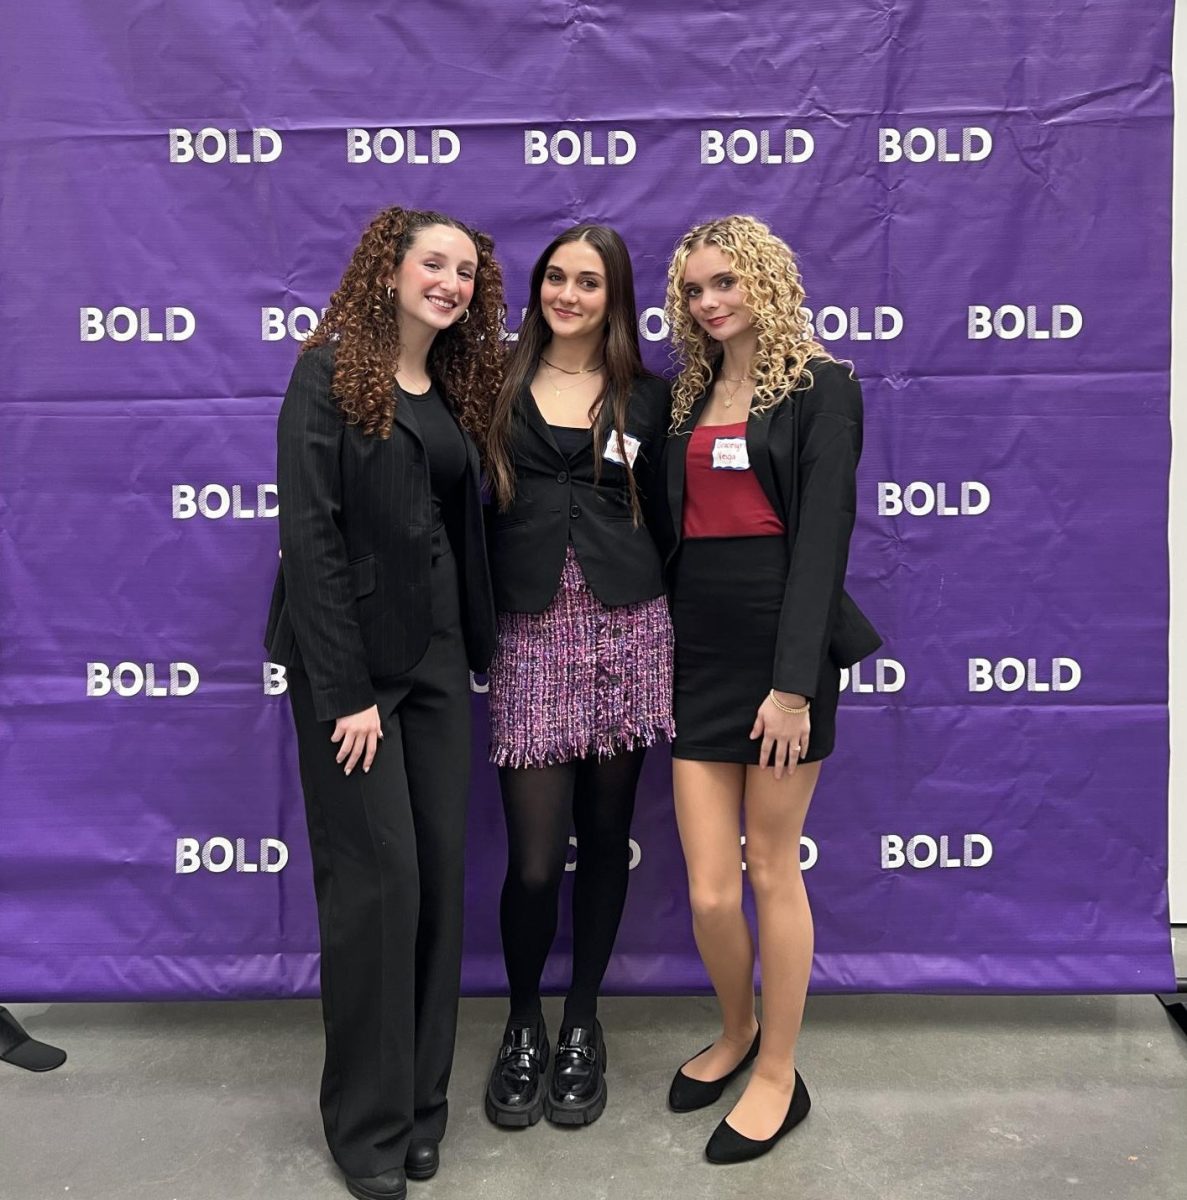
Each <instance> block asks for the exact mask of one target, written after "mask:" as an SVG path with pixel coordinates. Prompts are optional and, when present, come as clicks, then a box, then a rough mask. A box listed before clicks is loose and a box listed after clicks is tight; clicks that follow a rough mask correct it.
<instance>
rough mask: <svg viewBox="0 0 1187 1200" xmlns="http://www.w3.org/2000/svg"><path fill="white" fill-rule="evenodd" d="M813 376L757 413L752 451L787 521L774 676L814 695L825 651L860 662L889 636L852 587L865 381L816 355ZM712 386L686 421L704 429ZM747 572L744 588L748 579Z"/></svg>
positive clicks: (677, 524)
mask: <svg viewBox="0 0 1187 1200" xmlns="http://www.w3.org/2000/svg"><path fill="white" fill-rule="evenodd" d="M809 366H810V368H811V371H812V375H813V380H814V382H813V385H812V386H811V387H810V388H801V389H798V390H797V391H795V392H793V393H792V394H791V395H790V396H788V397H787V398H786V399H785V400H784V401H783V402H782V403H781V404H779V405H777V406H776V407H775V408H772V409H768V410H767V411H766V412H762V413H756V412H752V413H750V415H749V417H748V418H747V421H746V450H747V453H748V456H749V458H750V466H751V469H752V470H753V471H754V475H755V478H756V479H757V480H758V482H759V485H760V486H761V487H762V490H763V492H764V493H765V495H766V497H767V499H768V500H769V501H770V502H771V505H772V507H773V508H774V510H775V512H777V513H778V514H779V515H780V517H782V519H783V523H784V525H785V526H786V528H787V542H788V549H789V551H790V555H791V560H790V561H791V566H790V569H789V571H788V574H787V586H786V589H785V591H784V593H783V608H782V612H781V614H780V617H779V634H778V638H777V641H776V645H775V663H774V671H773V674H772V683H773V686H774V687H775V688H777V689H778V690H779V691H781V692H795V693H798V694H800V695H802V696H809V697H810V696H812V695H814V694H815V692H816V681H817V679H818V678H819V676H820V671H821V668H822V667H823V665H824V663H825V659H826V656H827V657H828V658H829V659H831V660H832V661H833V663H835V664H836V665H837V666H838V667H848V666H852V665H853V664H854V663H855V662H857V661H858V660H860V659H862V658H865V657H866V656H867V655H870V654H873V652H874V651H875V650H877V649H878V647H879V646H880V645H881V644H882V639H881V638H880V637H879V636H878V633H877V631H876V630H875V629H874V627H873V626H872V625H871V624H870V622H869V621H868V620H867V619H866V617H865V615H864V614H863V613H862V611H861V609H859V608H858V607H857V605H856V604H855V603H854V602H853V600H852V599H851V598H850V597H849V594H848V593H847V592H846V591H845V590H844V583H845V568H846V564H847V563H848V559H849V535H850V534H851V533H852V532H853V520H854V515H855V512H856V507H857V478H856V476H857V461H858V459H859V458H860V457H861V437H862V429H861V426H862V404H861V385H860V384H859V383H858V382H857V380H856V379H854V378H852V376H851V375H850V374H849V368H848V367H847V366H845V365H844V364H842V363H834V362H829V361H827V360H816V361H813V362H812V363H810V364H809ZM707 402H708V393H707V392H706V394H705V395H703V396H701V397H700V398H699V399H698V400H697V401H696V402H695V403H694V404H693V406H692V410H691V411H690V413H689V415H688V418H687V420H686V421H685V423H684V425H683V426H682V428H683V429H684V430H686V431H688V432H691V431H692V430H693V429H695V428H696V424H697V421H698V420H700V416H701V413H702V412H703V411H704V409H705V405H706V403H707ZM687 454H688V436H687V433H681V434H676V435H674V436H673V437H671V438H669V439H668V443H667V449H666V455H665V459H666V472H665V474H666V483H667V488H666V491H667V499H668V518H669V519H668V521H666V522H665V524H664V530H665V532H664V534H663V535H662V540H663V541H664V549H665V565H668V566H670V564H671V562H672V559H673V556H674V555H675V553H676V551H677V550H678V549H679V546H680V538H681V531H682V525H683V513H684V467H685V458H686V456H687ZM744 586H745V583H744V581H742V580H739V581H738V587H739V588H741V587H744Z"/></svg>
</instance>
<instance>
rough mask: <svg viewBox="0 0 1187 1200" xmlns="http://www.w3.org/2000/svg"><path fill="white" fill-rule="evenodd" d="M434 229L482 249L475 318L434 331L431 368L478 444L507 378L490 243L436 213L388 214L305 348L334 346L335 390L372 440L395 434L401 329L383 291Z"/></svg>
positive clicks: (498, 283)
mask: <svg viewBox="0 0 1187 1200" xmlns="http://www.w3.org/2000/svg"><path fill="white" fill-rule="evenodd" d="M431 225H446V226H449V227H450V228H452V229H459V230H461V232H462V233H464V234H465V235H466V236H467V237H468V238H469V239H470V240H471V241H472V242H473V243H474V246H475V249H476V250H477V251H478V269H477V271H476V272H475V275H474V296H473V298H472V299H471V301H470V307H469V309H468V312H469V318H468V319H467V320H464V321H458V322H454V324H452V325H451V326H450V327H449V328H448V329H443V330H442V331H441V332H440V333H439V334H437V336H436V337H435V338H434V339H433V345H432V348H431V349H430V350H429V359H428V364H427V365H428V370H429V374H430V375H431V376H432V377H433V378H434V379H435V380H437V381H438V382H439V383H440V384H441V386H442V388H443V389H444V391H445V396H446V399H447V400H448V402H449V404H450V405H451V406H452V408H453V410H454V411H455V412H456V413H457V415H458V420H459V421H460V422H461V423H462V426H463V427H464V428H465V429H466V431H467V432H468V433H469V434H470V435H471V436H472V437H473V438H475V440H477V441H478V442H479V443H481V441H482V439H483V438H484V436H485V434H486V427H487V424H488V422H489V421H490V407H491V399H492V397H494V396H496V395H497V394H498V391H499V386H500V384H501V383H502V381H503V360H504V352H503V345H502V331H503V328H504V325H505V317H506V312H507V306H506V304H505V302H504V300H503V273H502V271H501V270H500V268H499V264H498V261H497V260H496V259H495V256H494V249H495V244H494V242H493V241H492V240H491V239H490V238H489V237H487V235H486V234H484V233H478V232H476V231H475V230H473V229H469V228H468V227H467V226H465V225H463V224H462V223H461V221H457V220H455V219H454V218H453V217H447V216H445V214H444V213H439V212H427V211H425V212H422V211H419V210H416V209H405V208H399V207H396V206H393V207H391V208H385V209H384V210H383V211H382V212H381V213H380V214H379V215H378V216H377V217H376V218H375V219H374V220H373V221H372V222H371V224H370V225H368V226H367V228H366V229H365V230H364V231H363V236H362V238H361V239H360V240H359V244H358V246H357V247H355V251H354V254H352V255H351V258H350V262H349V263H348V264H347V266H346V271H345V272H344V273H343V276H342V282H341V283H340V284H339V285H338V290H337V291H336V292H335V293H334V294H333V296H331V297H330V306H329V308H328V309H327V310H326V315H325V316H324V317H323V318H322V319H321V321H320V322H319V324H318V326H317V328H316V329H315V330H314V331H313V333H312V334H310V335H309V337H308V338H307V339H306V340H305V344H304V345H303V346H302V347H301V350H302V352H305V351H307V350H312V349H313V347H314V346H321V345H324V344H326V343H327V342H330V343H333V344H335V345H336V346H337V350H336V352H335V355H334V383H333V388H334V395H335V397H336V398H337V401H338V407H339V409H340V410H341V412H342V415H343V417H344V418H345V420H346V423H347V424H348V425H358V426H360V427H361V428H362V431H363V433H366V434H374V435H377V436H378V437H381V438H386V437H390V436H391V432H392V422H393V420H394V419H395V415H396V392H395V383H396V370H397V367H398V366H399V361H400V323H399V313H398V310H397V306H396V300H395V297H394V296H393V295H392V292H391V289H390V288H389V287H388V286H387V285H388V281H389V280H390V279H391V277H392V275H393V274H394V273H395V270H396V268H397V267H398V266H399V265H400V263H401V262H403V260H404V255H405V254H406V253H407V252H408V250H409V248H410V247H411V246H412V243H413V242H414V241H415V240H416V235H417V234H418V233H419V232H420V231H421V230H422V229H427V228H429V226H431Z"/></svg>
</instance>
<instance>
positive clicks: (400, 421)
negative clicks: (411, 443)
mask: <svg viewBox="0 0 1187 1200" xmlns="http://www.w3.org/2000/svg"><path fill="white" fill-rule="evenodd" d="M415 407H416V405H415V404H413V403H412V401H411V400H409V399H408V398H407V396H401V395H399V393H397V394H396V418H395V423H396V424H397V425H399V426H400V428H401V429H403V430H405V431H406V432H407V433H409V434H410V435H411V436H412V437H413V438H414V439H415V440H416V443H417V444H418V445H419V446H420V447H421V449H422V450H423V449H424V439H423V438H422V437H421V436H420V422H419V421H418V420H417V419H416V413H415V412H414V411H413V410H414V409H415Z"/></svg>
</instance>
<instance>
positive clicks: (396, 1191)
mask: <svg viewBox="0 0 1187 1200" xmlns="http://www.w3.org/2000/svg"><path fill="white" fill-rule="evenodd" d="M346 1190H347V1191H348V1192H349V1193H350V1194H351V1195H352V1196H356V1197H357V1198H358V1200H405V1197H406V1196H407V1195H408V1184H407V1183H405V1182H404V1171H403V1168H401V1167H394V1168H393V1169H392V1170H390V1171H384V1173H383V1174H382V1175H347V1176H346Z"/></svg>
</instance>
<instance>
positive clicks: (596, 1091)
mask: <svg viewBox="0 0 1187 1200" xmlns="http://www.w3.org/2000/svg"><path fill="white" fill-rule="evenodd" d="M605 1108H606V1043H605V1041H604V1040H603V1038H602V1026H601V1025H600V1024H599V1023H598V1022H597V1021H596V1020H595V1021H594V1023H593V1026H592V1028H591V1027H589V1026H585V1025H574V1026H572V1027H570V1028H565V1029H562V1030H561V1032H560V1036H559V1037H558V1038H557V1039H556V1061H555V1063H553V1067H552V1081H551V1082H550V1083H549V1085H548V1092H547V1094H546V1095H545V1097H544V1115H545V1116H546V1117H547V1118H548V1119H549V1120H550V1121H551V1122H552V1123H553V1124H554V1125H591V1124H593V1122H594V1121H596V1120H597V1119H598V1118H599V1117H600V1116H601V1115H602V1113H603V1112H604V1111H605Z"/></svg>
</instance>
